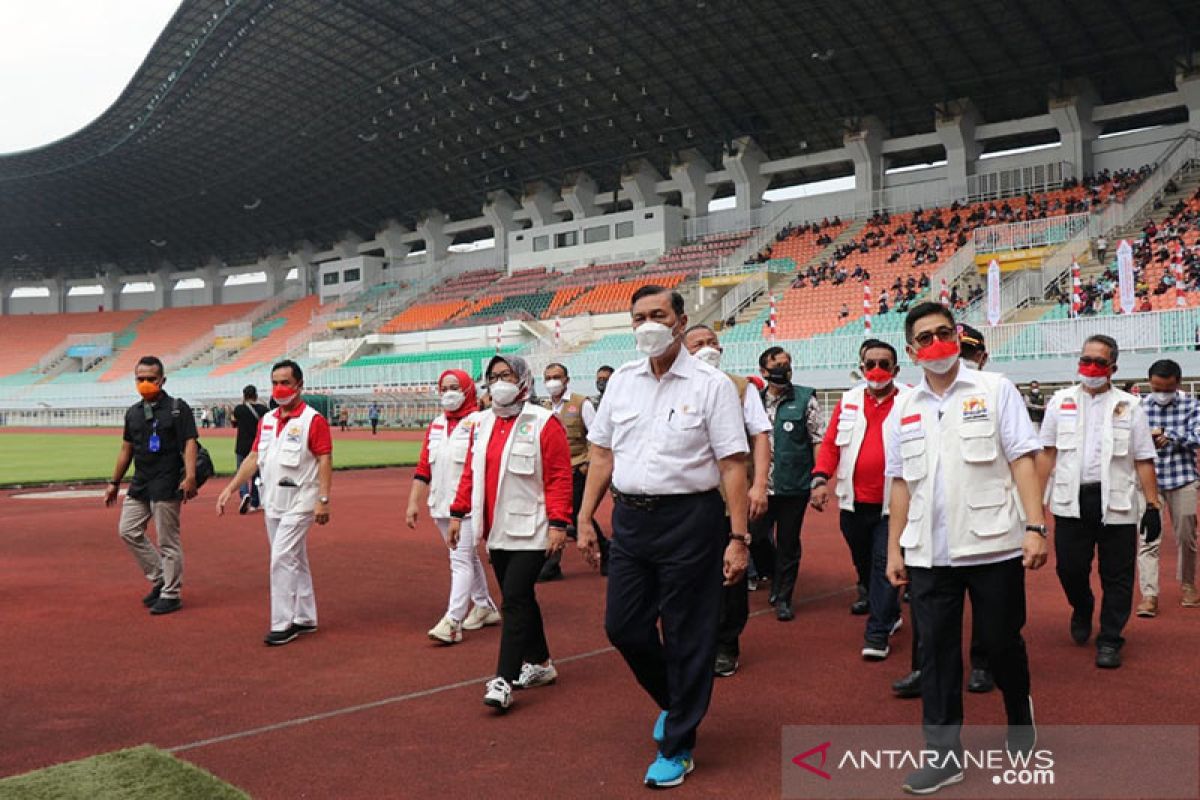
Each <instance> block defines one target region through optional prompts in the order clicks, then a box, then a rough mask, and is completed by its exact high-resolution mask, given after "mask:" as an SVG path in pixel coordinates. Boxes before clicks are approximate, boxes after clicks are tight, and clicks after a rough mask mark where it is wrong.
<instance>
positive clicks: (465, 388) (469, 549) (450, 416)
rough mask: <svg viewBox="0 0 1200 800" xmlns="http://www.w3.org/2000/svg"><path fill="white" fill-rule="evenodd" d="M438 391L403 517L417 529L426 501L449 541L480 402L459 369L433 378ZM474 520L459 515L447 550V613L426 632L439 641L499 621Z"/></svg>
mask: <svg viewBox="0 0 1200 800" xmlns="http://www.w3.org/2000/svg"><path fill="white" fill-rule="evenodd" d="M438 393H439V396H440V398H439V399H440V401H441V406H442V413H441V414H439V415H438V416H437V417H435V418H434V420H433V422H431V423H429V428H428V429H427V430H426V431H425V441H424V443H422V445H421V455H420V458H419V459H418V460H417V469H416V473H415V474H414V475H413V484H412V490H411V491H410V492H409V495H408V510H407V511H406V512H405V515H404V518H405V521H406V522H407V523H408V527H410V528H416V527H417V519H418V518H419V516H420V507H421V506H422V505H427V506H428V508H429V515H430V516H431V517H432V518H433V523H434V524H435V525H437V527H438V530H439V531H440V532H441V534H442V539H443V541H445V542H446V544H447V546H449V544H450V504H451V503H452V502H453V501H454V494H455V492H457V491H458V482H459V480H461V479H462V474H463V469H464V468H465V467H466V464H467V451H468V450H469V449H470V445H471V433H472V431H473V430H474V427H475V424H476V422H477V421H478V414H477V412H478V411H479V405H478V404H477V403H476V402H475V383H474V382H473V381H472V380H471V377H470V376H469V375H467V373H465V372H463V371H462V370H457V369H451V370H446V371H445V372H443V373H442V374H441V375H440V376H439V377H438ZM473 523H474V519H473V518H472V517H470V516H467V517H465V518H464V519H463V521H462V524H461V528H460V531H459V536H458V544H457V546H456V547H454V548H452V549H451V550H450V601H449V604H448V605H447V606H446V613H445V614H444V615H443V616H442V618H441V619H440V620H438V623H437V624H436V625H434V626H433V628H431V629H430V631H429V638H430V639H433V640H435V641H438V642H442V643H443V644H457V643H458V642H461V641H462V637H463V631H464V630H468V631H474V630H479V629H480V628H483V627H485V626H487V625H496V624H499V622H500V612H499V611H497V610H496V604H495V603H493V602H492V597H491V594H489V592H488V584H487V573H485V572H484V570H483V562H482V561H480V559H479V550H478V548H477V547H476V545H477V544H478V540H477V539H476V530H475V526H474V524H473ZM472 604H473V605H472ZM468 607H470V612H468V610H467V609H468Z"/></svg>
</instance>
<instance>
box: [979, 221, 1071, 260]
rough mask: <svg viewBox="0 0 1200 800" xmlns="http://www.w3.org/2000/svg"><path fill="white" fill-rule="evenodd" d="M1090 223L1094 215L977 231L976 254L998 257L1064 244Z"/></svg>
mask: <svg viewBox="0 0 1200 800" xmlns="http://www.w3.org/2000/svg"><path fill="white" fill-rule="evenodd" d="M1090 222H1091V215H1090V214H1087V213H1082V214H1065V215H1062V216H1057V217H1046V218H1045V219H1031V220H1025V221H1024V222H1010V223H1008V224H1006V225H988V226H986V227H983V228H976V229H975V252H976V253H998V252H1003V251H1006V250H1026V249H1028V248H1031V247H1047V246H1049V245H1057V244H1062V243H1063V242H1065V241H1067V240H1068V239H1070V238H1071V237H1072V236H1074V235H1075V234H1077V233H1079V231H1081V230H1084V229H1086V228H1088V227H1089V225H1090Z"/></svg>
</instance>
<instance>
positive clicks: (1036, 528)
mask: <svg viewBox="0 0 1200 800" xmlns="http://www.w3.org/2000/svg"><path fill="white" fill-rule="evenodd" d="M1025 530H1026V531H1028V532H1029V533H1036V534H1037V535H1038V536H1040V537H1042V538H1043V539H1045V538H1046V535H1047V534H1046V526H1045V525H1026V526H1025Z"/></svg>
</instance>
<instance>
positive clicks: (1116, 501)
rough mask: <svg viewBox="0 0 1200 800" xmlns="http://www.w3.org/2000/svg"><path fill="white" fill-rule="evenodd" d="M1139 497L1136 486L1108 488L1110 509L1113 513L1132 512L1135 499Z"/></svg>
mask: <svg viewBox="0 0 1200 800" xmlns="http://www.w3.org/2000/svg"><path fill="white" fill-rule="evenodd" d="M1136 495H1137V487H1136V486H1135V485H1134V484H1132V483H1131V484H1128V485H1126V486H1110V487H1108V507H1109V508H1110V509H1111V510H1113V511H1131V510H1132V509H1133V499H1134V497H1135V496H1136Z"/></svg>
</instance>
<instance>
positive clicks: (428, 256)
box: [417, 208, 453, 264]
mask: <svg viewBox="0 0 1200 800" xmlns="http://www.w3.org/2000/svg"><path fill="white" fill-rule="evenodd" d="M448 221H449V220H448V219H447V217H446V215H445V214H443V213H442V212H441V211H438V210H437V209H436V208H435V209H430V210H429V211H426V212H425V214H424V216H422V217H421V220H420V221H419V222H418V223H417V233H418V234H419V235H420V236H421V238H422V239H423V240H424V241H425V261H426V263H430V264H432V263H434V262H437V261H445V260H446V255H447V253H448V252H449V251H448V249H447V248H449V247H450V243H451V241H453V239H452V238H451V236H450V235H449V234H448V233H446V223H447V222H448Z"/></svg>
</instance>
